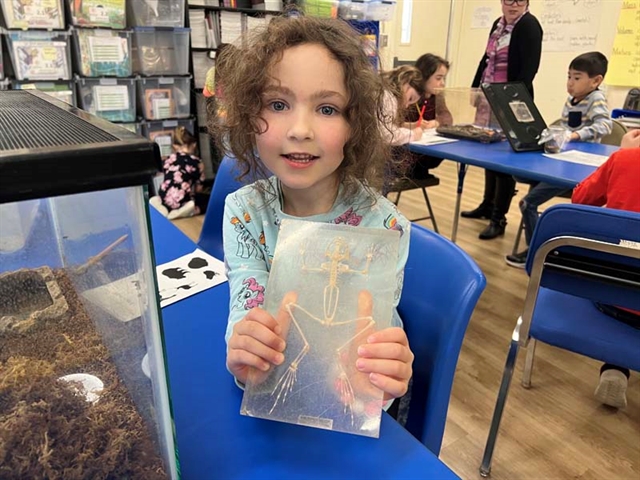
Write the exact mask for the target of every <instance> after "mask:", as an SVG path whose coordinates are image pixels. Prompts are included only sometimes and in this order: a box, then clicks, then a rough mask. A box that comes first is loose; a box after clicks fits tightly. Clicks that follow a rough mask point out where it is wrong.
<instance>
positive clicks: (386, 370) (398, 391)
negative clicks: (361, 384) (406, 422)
mask: <svg viewBox="0 0 640 480" xmlns="http://www.w3.org/2000/svg"><path fill="white" fill-rule="evenodd" d="M358 357H359V358H358V360H357V361H356V368H357V369H358V370H359V371H360V372H362V373H368V374H369V381H370V382H371V384H373V385H374V386H376V387H378V388H379V389H380V390H382V391H383V392H384V400H385V401H387V400H390V399H392V398H398V397H401V396H402V395H404V394H405V393H407V389H408V386H409V380H410V379H411V375H412V374H413V369H412V367H411V365H412V364H413V359H414V356H413V353H412V352H411V349H410V348H409V340H408V339H407V335H406V333H405V332H404V330H403V329H402V328H399V327H391V328H386V329H384V330H380V331H379V332H375V333H373V334H371V335H369V337H368V338H367V343H366V344H363V345H360V347H359V348H358Z"/></svg>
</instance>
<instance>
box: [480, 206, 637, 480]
mask: <svg viewBox="0 0 640 480" xmlns="http://www.w3.org/2000/svg"><path fill="white" fill-rule="evenodd" d="M634 242H635V243H634ZM639 244H640V213H635V212H626V211H622V210H612V209H607V208H598V207H590V206H585V205H570V204H567V205H556V206H553V207H551V208H549V209H547V210H545V211H544V213H543V214H542V216H541V217H540V220H539V221H538V223H537V225H536V230H535V231H534V233H533V238H532V239H531V245H530V248H529V256H528V258H527V266H526V268H527V273H528V274H529V276H530V279H529V285H528V287H527V294H526V297H525V303H524V309H523V313H522V316H520V318H519V319H518V322H517V324H516V327H515V329H514V330H513V334H512V337H511V345H510V348H509V353H508V355H507V361H506V365H505V369H504V373H503V376H502V383H501V385H500V391H499V394H498V399H497V401H496V408H495V411H494V413H493V419H492V422H491V428H490V430H489V436H488V438H487V444H486V447H485V451H484V456H483V459H482V464H481V466H480V474H481V475H482V476H484V477H486V476H488V475H489V474H490V472H491V460H492V457H493V451H494V447H495V442H496V439H497V436H498V430H499V427H500V420H501V418H502V413H503V410H504V406H505V403H506V400H507V394H508V392H509V385H510V383H511V377H512V376H513V368H514V365H515V362H516V357H517V355H518V349H519V347H525V348H527V347H528V348H527V358H526V361H525V367H524V374H523V379H522V385H523V386H524V387H525V388H528V387H529V386H530V385H531V372H532V368H533V360H534V355H535V342H536V340H539V341H542V342H545V343H548V344H550V345H553V346H556V347H560V348H564V349H565V350H569V351H572V352H575V353H580V354H582V355H586V356H588V357H591V358H594V359H596V360H600V361H602V362H606V363H611V364H614V365H619V366H621V367H626V368H629V369H630V370H640V330H637V329H635V328H633V327H631V326H629V325H626V324H624V323H622V322H619V321H618V320H615V319H614V318H611V317H610V316H608V315H605V314H604V313H601V312H600V311H599V310H598V309H597V308H596V306H595V305H594V303H593V302H601V303H604V304H608V305H616V306H620V307H625V308H630V309H633V310H640V249H639V248H638V245H639ZM529 340H531V342H529Z"/></svg>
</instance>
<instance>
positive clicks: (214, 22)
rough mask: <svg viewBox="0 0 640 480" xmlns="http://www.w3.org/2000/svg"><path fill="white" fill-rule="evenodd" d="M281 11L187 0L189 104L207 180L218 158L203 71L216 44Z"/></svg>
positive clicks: (212, 57)
mask: <svg viewBox="0 0 640 480" xmlns="http://www.w3.org/2000/svg"><path fill="white" fill-rule="evenodd" d="M281 13H282V12H281V11H280V10H260V9H252V8H232V7H226V6H217V5H201V4H193V3H190V2H189V1H188V2H187V15H186V18H187V24H188V26H189V27H190V28H191V38H190V45H189V65H190V67H189V69H190V72H191V74H192V77H193V82H192V86H191V92H192V105H194V110H193V113H194V114H195V116H196V125H197V128H196V130H197V133H198V136H199V145H198V146H199V149H200V156H201V158H202V160H203V161H204V164H205V177H206V178H207V179H209V180H210V179H212V178H213V177H214V176H215V172H216V171H217V167H218V165H219V163H220V161H221V160H222V158H221V155H220V153H219V152H218V151H217V150H216V148H215V145H214V143H213V141H212V139H211V136H210V135H209V132H208V130H207V111H206V106H207V100H206V99H205V97H204V95H203V93H202V91H203V87H204V84H205V81H206V74H207V72H208V71H209V69H211V68H215V57H216V53H217V51H218V46H219V45H220V44H222V43H233V42H235V40H236V39H237V38H238V37H240V36H241V35H242V34H244V33H246V32H247V31H250V30H251V29H252V28H254V27H256V26H259V25H262V24H264V23H265V22H267V21H268V20H269V18H270V17H273V16H277V15H280V14H281ZM212 101H213V100H212Z"/></svg>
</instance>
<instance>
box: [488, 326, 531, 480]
mask: <svg viewBox="0 0 640 480" xmlns="http://www.w3.org/2000/svg"><path fill="white" fill-rule="evenodd" d="M521 322H522V319H519V320H518V324H517V325H516V328H515V330H514V331H513V336H512V338H511V345H510V347H509V353H508V354H507V361H506V363H505V366H504V372H503V374H502V383H501V384H500V391H499V392H498V399H497V400H496V408H495V410H494V411H493V418H492V419H491V428H490V429H489V436H488V437H487V444H486V446H485V447H484V455H483V456H482V464H481V465H480V475H481V476H483V477H488V476H489V475H490V474H491V459H492V458H493V450H494V448H495V446H496V439H497V438H498V429H499V428H500V420H502V413H503V411H504V406H505V403H506V402H507V394H508V393H509V386H510V385H511V378H512V377H513V369H514V367H515V364H516V358H517V357H518V349H519V344H518V339H519V330H520V324H521Z"/></svg>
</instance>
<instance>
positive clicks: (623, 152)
mask: <svg viewBox="0 0 640 480" xmlns="http://www.w3.org/2000/svg"><path fill="white" fill-rule="evenodd" d="M620 147H621V149H620V150H618V151H617V152H615V153H614V154H613V155H611V157H609V160H607V161H606V162H605V163H604V164H602V165H601V166H600V168H598V169H597V170H596V171H595V172H593V173H592V174H591V175H589V176H588V177H587V178H586V179H584V180H583V181H582V182H580V184H579V185H578V186H577V187H576V188H575V189H574V190H573V196H572V197H571V201H572V202H573V203H582V204H585V205H594V206H606V207H607V208H615V209H618V210H631V211H633V212H640V188H638V186H639V185H640V130H632V131H630V132H628V133H627V134H626V135H625V136H624V137H623V138H622V143H621V145H620ZM597 306H598V308H599V309H600V310H601V311H602V312H604V313H607V314H608V315H611V316H613V317H614V318H616V319H618V320H620V321H622V322H625V323H628V324H629V325H631V326H633V327H635V328H640V312H633V311H630V310H626V309H622V308H618V307H615V306H611V305H600V304H598V305H597ZM628 383H629V369H627V368H623V367H618V366H616V365H611V364H608V363H605V364H604V365H603V366H602V368H601V369H600V382H599V383H598V387H597V388H596V391H595V396H596V398H597V399H598V400H599V401H600V402H601V403H603V404H605V405H609V406H611V407H615V408H624V407H626V406H627V384H628Z"/></svg>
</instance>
